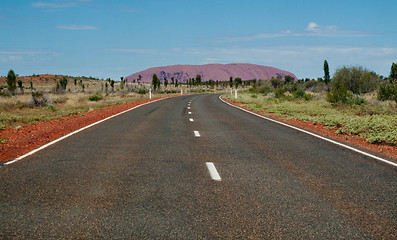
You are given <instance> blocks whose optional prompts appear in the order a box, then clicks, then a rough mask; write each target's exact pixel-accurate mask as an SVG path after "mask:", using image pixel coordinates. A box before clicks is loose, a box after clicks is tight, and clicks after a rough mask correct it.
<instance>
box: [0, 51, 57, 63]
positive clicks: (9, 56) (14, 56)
mask: <svg viewBox="0 0 397 240" xmlns="http://www.w3.org/2000/svg"><path fill="white" fill-rule="evenodd" d="M62 54H63V53H59V52H54V51H51V50H40V49H39V50H37V49H0V60H1V62H3V63H9V62H22V61H26V60H28V61H31V60H33V59H35V58H36V57H38V56H39V57H40V58H42V57H56V56H60V55H62Z"/></svg>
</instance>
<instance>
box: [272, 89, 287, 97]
mask: <svg viewBox="0 0 397 240" xmlns="http://www.w3.org/2000/svg"><path fill="white" fill-rule="evenodd" d="M284 93H285V89H284V88H277V89H276V90H275V91H274V97H275V98H283V97H285V95H284Z"/></svg>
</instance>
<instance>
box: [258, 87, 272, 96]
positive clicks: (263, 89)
mask: <svg viewBox="0 0 397 240" xmlns="http://www.w3.org/2000/svg"><path fill="white" fill-rule="evenodd" d="M258 91H259V92H260V93H262V94H264V95H267V94H268V93H269V92H271V91H272V90H271V89H270V87H268V86H263V87H261V88H259V90H258Z"/></svg>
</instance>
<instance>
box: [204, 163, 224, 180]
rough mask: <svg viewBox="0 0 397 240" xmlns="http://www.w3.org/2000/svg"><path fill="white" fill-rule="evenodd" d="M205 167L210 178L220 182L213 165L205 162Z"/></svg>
mask: <svg viewBox="0 0 397 240" xmlns="http://www.w3.org/2000/svg"><path fill="white" fill-rule="evenodd" d="M205 164H206V165H207V168H208V171H209V172H210V175H211V178H212V179H213V180H215V181H221V180H222V179H221V176H219V173H218V171H217V170H216V168H215V165H214V163H212V162H206V163H205Z"/></svg>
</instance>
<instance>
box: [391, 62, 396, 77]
mask: <svg viewBox="0 0 397 240" xmlns="http://www.w3.org/2000/svg"><path fill="white" fill-rule="evenodd" d="M390 79H391V80H393V79H397V63H392V64H391V70H390Z"/></svg>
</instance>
